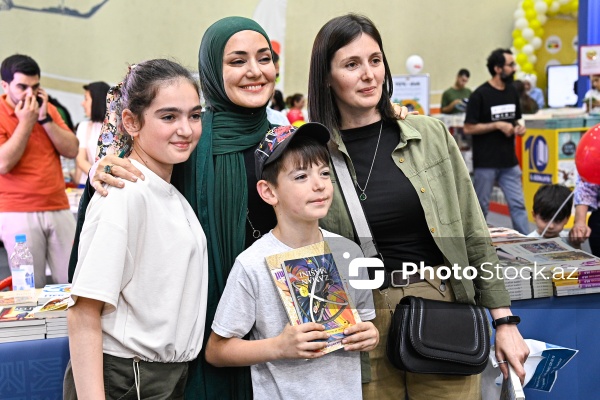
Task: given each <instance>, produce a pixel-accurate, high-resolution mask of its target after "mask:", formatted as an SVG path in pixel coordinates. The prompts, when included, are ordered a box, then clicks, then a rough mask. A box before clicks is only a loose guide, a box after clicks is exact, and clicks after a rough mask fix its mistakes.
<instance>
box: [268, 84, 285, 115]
mask: <svg viewBox="0 0 600 400" xmlns="http://www.w3.org/2000/svg"><path fill="white" fill-rule="evenodd" d="M271 108H272V109H273V110H275V111H284V110H285V100H283V93H281V91H280V90H277V89H275V91H274V92H273V98H272V99H271Z"/></svg>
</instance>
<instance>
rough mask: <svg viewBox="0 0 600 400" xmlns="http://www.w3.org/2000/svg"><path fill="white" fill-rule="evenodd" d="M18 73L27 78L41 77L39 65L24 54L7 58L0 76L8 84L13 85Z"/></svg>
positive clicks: (0, 66) (3, 62)
mask: <svg viewBox="0 0 600 400" xmlns="http://www.w3.org/2000/svg"><path fill="white" fill-rule="evenodd" d="M17 72H20V73H21V74H23V75H27V76H36V75H37V76H41V72H40V67H39V65H38V63H36V62H35V60H34V59H33V58H31V57H29V56H26V55H23V54H14V55H12V56H10V57H7V58H5V59H4V61H2V65H0V76H2V80H3V81H4V82H6V83H11V82H12V80H13V78H14V77H15V74H16V73H17Z"/></svg>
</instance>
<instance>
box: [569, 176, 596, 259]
mask: <svg viewBox="0 0 600 400" xmlns="http://www.w3.org/2000/svg"><path fill="white" fill-rule="evenodd" d="M574 204H575V223H574V224H573V228H571V231H570V232H569V239H570V241H571V243H578V244H581V243H583V242H585V241H586V240H587V239H588V238H589V239H590V249H591V251H592V254H593V255H595V256H596V257H600V211H598V210H599V209H600V185H597V184H594V183H589V182H586V181H584V180H583V179H581V178H578V180H577V183H576V185H575V199H574ZM589 210H591V211H592V213H591V215H590V218H589V219H588V222H587V224H586V222H585V220H586V218H587V213H588V211H589Z"/></svg>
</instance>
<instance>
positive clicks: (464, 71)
mask: <svg viewBox="0 0 600 400" xmlns="http://www.w3.org/2000/svg"><path fill="white" fill-rule="evenodd" d="M457 75H458V76H466V77H467V78H470V77H471V73H470V72H469V70H468V69H466V68H461V69H459V70H458V74H457Z"/></svg>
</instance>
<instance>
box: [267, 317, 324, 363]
mask: <svg viewBox="0 0 600 400" xmlns="http://www.w3.org/2000/svg"><path fill="white" fill-rule="evenodd" d="M328 338H329V334H328V333H327V332H325V327H324V326H323V325H321V324H317V323H316V322H307V323H305V324H300V325H294V326H292V325H290V324H286V326H285V328H283V331H282V332H281V333H280V334H279V336H277V338H276V340H277V344H278V345H277V348H278V349H279V351H280V354H279V357H278V358H279V359H291V358H306V359H308V358H319V357H322V356H323V355H325V353H323V352H322V351H321V350H323V349H324V348H325V347H326V346H327V342H326V341H325V340H327V339H328ZM316 340H322V341H319V342H317V341H316Z"/></svg>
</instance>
